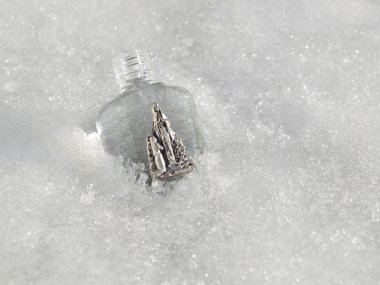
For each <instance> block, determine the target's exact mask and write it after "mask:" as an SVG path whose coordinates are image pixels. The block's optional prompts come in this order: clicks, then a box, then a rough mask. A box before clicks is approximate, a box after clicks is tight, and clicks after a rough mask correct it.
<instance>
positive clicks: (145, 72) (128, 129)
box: [96, 50, 205, 169]
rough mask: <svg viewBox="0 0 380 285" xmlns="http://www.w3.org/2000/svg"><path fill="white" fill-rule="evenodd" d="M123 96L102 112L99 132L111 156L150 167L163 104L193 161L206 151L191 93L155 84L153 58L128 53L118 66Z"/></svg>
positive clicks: (99, 114) (118, 77)
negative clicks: (155, 117) (150, 142)
mask: <svg viewBox="0 0 380 285" xmlns="http://www.w3.org/2000/svg"><path fill="white" fill-rule="evenodd" d="M115 67H116V77H117V80H118V83H119V86H120V90H121V94H120V95H119V96H118V97H116V98H115V99H114V100H112V101H111V102H109V103H107V104H106V105H105V106H104V107H102V108H101V110H100V111H99V113H98V115H97V118H96V128H97V131H98V134H99V135H100V138H101V140H102V143H103V146H104V148H105V150H106V152H107V153H109V154H112V155H115V156H119V155H121V156H122V157H123V158H124V159H129V160H131V161H134V162H143V163H144V164H145V166H146V167H145V168H146V169H149V167H148V157H147V149H146V137H147V135H148V134H149V133H150V132H151V130H152V113H151V108H152V105H153V103H159V104H160V106H161V109H162V111H163V112H164V113H165V114H166V116H167V117H168V119H169V120H170V123H171V126H172V128H173V129H174V131H175V132H176V133H177V135H178V136H179V137H181V138H182V140H183V143H184V145H185V147H186V153H187V155H188V156H189V157H190V158H194V156H196V155H198V154H201V153H202V152H203V151H204V147H205V143H204V139H203V136H202V133H201V128H200V124H199V120H198V117H197V110H196V107H195V103H194V100H193V97H192V95H191V93H190V92H189V91H187V90H186V89H184V88H182V87H178V86H169V85H166V84H164V83H161V82H153V81H152V78H151V67H150V61H149V56H148V55H147V53H145V52H143V51H139V50H137V51H126V52H124V53H123V54H121V55H120V58H119V59H117V62H116V64H115Z"/></svg>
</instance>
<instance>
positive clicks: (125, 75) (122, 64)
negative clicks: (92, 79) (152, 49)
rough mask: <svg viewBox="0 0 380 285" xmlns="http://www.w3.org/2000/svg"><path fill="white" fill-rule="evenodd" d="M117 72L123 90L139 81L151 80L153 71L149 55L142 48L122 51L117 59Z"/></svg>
mask: <svg viewBox="0 0 380 285" xmlns="http://www.w3.org/2000/svg"><path fill="white" fill-rule="evenodd" d="M115 73H116V78H117V81H118V83H119V86H120V89H121V90H125V89H126V88H127V87H129V86H130V85H132V84H135V83H138V82H142V81H150V80H151V73H152V71H151V65H150V58H149V55H148V54H147V53H146V52H145V51H142V50H127V51H124V52H122V53H121V54H120V55H119V56H118V58H117V59H116V61H115Z"/></svg>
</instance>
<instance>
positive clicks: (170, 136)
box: [146, 103, 194, 182]
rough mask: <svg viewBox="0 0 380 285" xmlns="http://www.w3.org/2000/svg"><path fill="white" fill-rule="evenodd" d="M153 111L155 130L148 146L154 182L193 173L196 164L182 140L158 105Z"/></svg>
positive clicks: (150, 135) (153, 107)
mask: <svg viewBox="0 0 380 285" xmlns="http://www.w3.org/2000/svg"><path fill="white" fill-rule="evenodd" d="M151 110H152V114H153V128H152V132H151V133H150V134H149V135H148V136H147V139H146V145H147V153H148V159H149V167H150V172H151V175H152V182H154V181H156V180H157V179H160V180H162V179H166V178H169V177H172V176H176V175H181V174H185V173H189V172H191V171H192V170H193V168H194V162H193V161H192V160H191V159H189V158H188V157H187V156H186V153H185V146H184V144H183V142H182V139H181V138H180V137H179V136H177V135H176V133H175V132H174V131H173V129H172V128H171V127H170V122H169V120H168V118H167V117H166V116H165V114H164V113H163V112H162V111H161V108H160V105H159V104H158V103H154V104H153V106H152V109H151Z"/></svg>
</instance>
